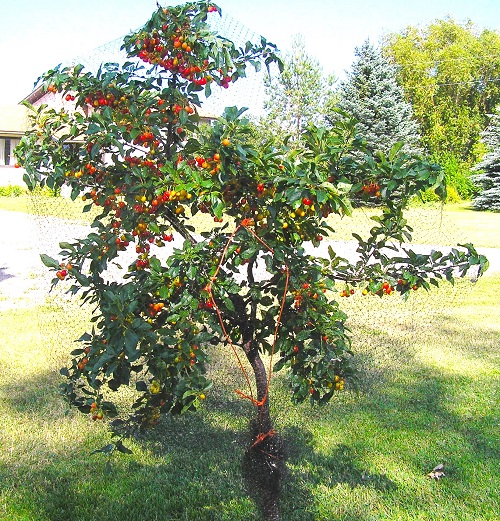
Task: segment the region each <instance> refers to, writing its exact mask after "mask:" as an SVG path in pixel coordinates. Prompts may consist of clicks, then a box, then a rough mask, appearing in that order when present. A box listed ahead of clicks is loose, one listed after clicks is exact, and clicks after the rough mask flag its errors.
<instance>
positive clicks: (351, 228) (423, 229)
mask: <svg viewBox="0 0 500 521" xmlns="http://www.w3.org/2000/svg"><path fill="white" fill-rule="evenodd" d="M85 204H86V203H85V202H83V201H81V200H80V199H77V200H76V201H71V200H70V199H68V198H64V197H43V196H32V195H28V196H20V197H0V210H9V211H18V212H24V213H30V214H34V215H46V216H50V217H59V218H62V219H65V220H69V221H78V222H82V223H91V222H92V221H93V219H94V218H95V217H96V216H97V215H98V213H99V209H96V208H94V209H92V210H91V211H90V212H86V213H82V210H83V207H84V205H85ZM380 212H381V210H380V209H379V208H358V209H356V210H354V213H353V215H352V216H349V217H343V218H341V217H339V216H330V217H329V218H328V224H329V225H330V226H332V228H333V229H334V230H335V232H334V233H333V234H331V236H330V238H331V239H332V240H339V241H345V240H353V237H352V233H358V234H360V235H361V236H363V237H367V236H368V235H369V231H370V229H371V228H372V227H373V226H374V225H375V223H374V222H373V221H372V220H371V217H372V216H374V215H378V214H380ZM406 218H407V219H408V221H409V223H410V225H411V226H412V227H413V228H414V232H413V242H415V243H417V244H433V245H438V244H439V245H448V246H453V245H457V244H463V243H466V242H472V243H473V244H474V245H475V246H476V247H483V248H485V247H488V248H500V239H499V235H498V230H499V229H500V213H498V212H497V213H494V212H478V211H474V210H472V209H471V204H470V203H461V204H448V205H445V206H441V205H440V204H436V203H428V204H426V205H422V206H413V207H410V208H409V209H408V210H407V211H406ZM193 224H194V225H195V226H196V228H197V229H198V230H202V231H207V230H210V229H212V228H213V227H214V223H213V220H212V218H211V217H210V216H207V215H206V214H201V213H198V214H197V215H196V216H195V218H194V221H193ZM217 226H218V225H217Z"/></svg>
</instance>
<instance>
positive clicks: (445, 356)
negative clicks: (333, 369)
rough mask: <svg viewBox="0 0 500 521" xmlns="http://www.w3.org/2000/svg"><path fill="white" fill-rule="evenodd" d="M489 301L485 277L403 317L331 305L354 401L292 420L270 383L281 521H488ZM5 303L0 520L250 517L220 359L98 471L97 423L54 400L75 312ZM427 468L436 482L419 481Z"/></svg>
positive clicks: (496, 283)
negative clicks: (280, 468)
mask: <svg viewBox="0 0 500 521" xmlns="http://www.w3.org/2000/svg"><path fill="white" fill-rule="evenodd" d="M499 295H500V277H499V276H495V277H493V276H489V277H485V278H483V279H481V280H480V281H479V282H478V283H477V284H476V285H475V286H472V285H471V284H470V283H466V282H463V283H460V284H458V287H457V288H455V289H450V288H449V287H443V288H442V289H440V290H437V291H434V292H433V293H431V294H426V293H425V292H417V293H415V294H414V295H412V297H414V298H412V299H410V301H409V302H407V303H406V304H402V303H401V302H400V300H399V299H398V298H397V297H394V298H392V297H388V298H386V299H382V300H380V299H378V298H375V297H374V298H371V297H367V298H365V299H363V300H361V297H360V298H357V296H355V297H354V298H352V299H349V300H347V299H345V300H344V305H345V306H346V307H347V308H348V311H349V312H350V314H351V319H350V325H351V328H352V331H353V338H354V342H353V349H354V351H355V352H356V354H357V364H358V367H359V370H360V374H361V375H362V378H361V382H362V384H361V389H360V391H359V392H358V393H353V392H346V393H344V394H343V395H341V396H340V397H339V398H338V399H337V400H334V401H333V403H331V404H329V405H327V406H325V407H322V408H312V407H310V406H309V405H308V404H303V405H301V406H299V407H294V406H292V405H291V403H290V402H289V400H288V394H287V390H286V385H285V381H284V380H283V378H282V377H280V376H277V377H275V378H274V380H273V381H272V396H271V400H272V402H271V404H272V410H273V415H274V417H275V418H276V428H277V429H278V430H279V432H280V433H281V435H282V436H283V438H284V439H285V442H286V447H287V466H288V472H287V475H286V477H285V481H284V485H283V491H282V498H281V510H282V519H283V521H332V520H345V521H372V520H373V521H384V520H391V521H396V520H397V521H400V520H408V521H415V520H419V521H421V520H429V521H431V520H432V521H435V520H437V519H440V520H449V521H486V520H489V521H493V520H497V519H498V512H500V502H499V498H498V490H499V488H500V475H499V471H498V468H499V465H498V464H499V446H498V418H499V413H500V410H499V405H498V404H499V396H498V389H499V375H500V371H499V355H498V346H499V345H500V322H499V320H498V309H499V303H500V298H499ZM12 304H13V307H12V308H9V309H4V310H3V311H0V424H1V426H2V428H1V429H0V447H1V450H0V519H2V520H5V521H66V520H71V521H93V520H95V521H98V520H99V521H102V520H106V521H114V520H116V521H142V520H144V521H149V520H151V521H153V520H162V521H183V520H185V521H205V520H207V521H208V520H217V521H218V520H221V521H222V520H226V521H237V520H241V521H249V520H257V519H259V516H258V512H257V509H256V507H255V505H254V503H253V501H252V500H251V499H250V497H249V494H248V491H247V488H246V483H245V481H244V480H243V478H242V472H241V460H242V455H243V451H244V449H245V447H247V446H248V433H247V429H248V417H249V414H250V412H251V411H250V409H249V407H250V405H249V404H248V402H246V401H242V400H240V399H239V398H238V396H237V395H236V394H235V393H234V389H235V388H238V387H239V386H240V385H242V383H241V381H239V379H238V378H237V377H236V376H235V375H237V374H238V372H237V371H235V369H234V368H236V364H234V365H233V360H232V359H231V358H230V357H229V356H228V355H227V353H223V352H220V351H216V352H215V353H214V360H213V364H212V376H213V378H214V380H215V385H214V388H213V390H212V391H211V392H210V393H209V396H208V397H207V400H206V403H205V406H204V408H203V409H202V410H201V411H199V412H197V413H194V414H189V415H186V416H183V417H180V418H165V419H164V420H163V421H162V422H161V424H160V426H159V427H158V429H156V430H155V431H152V432H151V433H150V434H149V435H148V436H146V437H145V438H144V439H142V440H136V441H134V442H132V441H130V442H128V445H129V446H130V447H131V448H132V449H133V451H134V453H133V454H132V455H120V456H119V457H116V458H114V459H113V461H112V466H111V467H110V468H107V467H106V459H105V458H103V457H102V455H101V454H96V455H91V454H90V453H91V452H92V450H94V449H96V448H99V447H102V446H103V445H105V444H107V443H109V436H108V434H107V432H106V428H105V425H104V424H102V423H99V422H93V421H92V420H91V419H90V418H89V417H87V416H85V415H82V414H81V413H79V412H77V411H74V410H69V409H68V408H67V406H66V404H65V403H64V402H63V401H62V400H61V398H60V397H59V396H58V393H57V387H58V383H59V382H60V377H59V375H58V369H59V367H60V366H61V365H63V364H64V363H65V362H66V360H67V356H68V352H69V351H70V350H71V349H72V348H73V345H74V344H73V342H72V341H73V338H74V337H76V336H79V334H80V332H81V331H82V330H83V329H84V328H85V326H86V321H87V316H86V314H85V312H84V310H82V309H81V308H79V307H78V306H77V304H76V303H70V302H64V303H62V302H61V301H57V302H53V301H52V302H50V301H49V302H47V303H46V304H44V305H43V306H38V307H29V306H28V305H26V303H25V302H22V301H20V302H14V303H12ZM21 325H22V326H21ZM228 367H229V368H230V370H229V375H230V376H229V377H228V376H227V375H228V372H227V368H228ZM231 368H232V369H231ZM438 463H444V464H445V471H446V476H445V477H444V478H443V479H442V480H440V481H433V480H430V479H428V478H427V477H426V474H427V473H428V472H429V471H430V470H432V468H433V467H434V466H435V465H437V464H438Z"/></svg>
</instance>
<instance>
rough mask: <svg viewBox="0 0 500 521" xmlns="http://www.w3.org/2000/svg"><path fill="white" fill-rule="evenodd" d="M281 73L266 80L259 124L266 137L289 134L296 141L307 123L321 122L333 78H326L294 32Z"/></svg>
mask: <svg viewBox="0 0 500 521" xmlns="http://www.w3.org/2000/svg"><path fill="white" fill-rule="evenodd" d="M283 64H284V69H283V72H282V73H281V74H280V75H276V76H269V77H268V78H267V79H266V80H265V89H266V90H265V92H266V99H265V101H264V109H265V110H266V116H265V117H263V118H262V119H261V120H260V122H259V123H260V125H259V126H260V128H261V131H263V132H264V133H265V134H266V135H267V137H269V138H278V139H281V140H282V139H284V138H285V136H291V142H292V143H293V144H295V145H297V144H298V142H299V136H300V134H301V133H302V131H303V130H304V128H305V127H306V126H307V125H308V124H309V123H316V124H318V123H320V122H321V121H322V115H323V113H324V111H325V108H324V107H325V105H326V104H327V103H328V102H329V100H330V98H331V96H332V95H333V93H332V92H331V91H330V88H329V86H330V85H331V84H332V83H333V78H326V77H325V76H324V75H323V70H322V67H321V65H320V64H319V62H318V61H317V60H316V59H314V58H313V57H311V56H309V55H308V54H307V52H306V49H305V43H304V40H303V38H302V37H301V36H300V35H297V36H295V38H294V40H293V42H292V49H291V52H288V53H287V54H285V56H284V58H283Z"/></svg>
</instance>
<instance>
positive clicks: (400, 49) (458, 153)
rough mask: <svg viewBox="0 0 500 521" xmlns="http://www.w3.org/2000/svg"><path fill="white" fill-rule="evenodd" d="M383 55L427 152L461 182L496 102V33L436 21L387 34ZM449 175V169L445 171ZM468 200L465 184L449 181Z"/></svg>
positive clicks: (499, 70) (499, 72)
mask: <svg viewBox="0 0 500 521" xmlns="http://www.w3.org/2000/svg"><path fill="white" fill-rule="evenodd" d="M383 52H384V54H385V55H386V56H387V57H388V58H389V59H391V60H393V61H394V63H396V64H397V65H399V70H398V81H399V82H400V83H401V85H402V86H403V88H404V91H405V96H406V99H407V100H408V101H410V102H411V104H412V106H413V111H414V114H415V117H416V118H417V120H418V122H419V124H420V129H421V132H422V140H423V144H424V146H425V147H426V148H427V150H428V151H429V152H430V153H431V154H432V155H433V156H434V157H435V158H436V159H437V160H438V161H439V162H440V163H441V164H442V165H443V166H444V167H445V169H447V165H452V166H453V168H451V171H449V172H447V173H448V175H449V177H450V176H451V177H453V176H457V175H458V177H461V176H462V175H461V174H460V170H462V171H463V170H464V168H463V167H464V166H465V170H467V168H468V167H470V166H471V165H472V164H473V163H474V162H476V161H477V160H478V159H480V156H481V155H482V153H483V148H482V147H481V146H478V143H479V141H480V133H481V131H482V130H484V128H485V127H486V125H487V114H488V113H491V112H492V111H493V110H494V107H495V106H496V105H497V104H498V103H499V102H500V83H499V82H498V78H499V76H500V34H499V33H498V32H496V31H491V30H483V31H481V32H480V31H478V30H477V28H476V27H475V26H474V25H473V24H472V23H471V22H468V23H466V24H463V25H460V24H458V23H456V22H455V21H453V20H452V19H445V20H437V21H436V22H434V23H432V24H430V25H429V26H428V27H424V28H422V29H419V28H416V27H407V28H406V29H405V30H404V31H402V32H401V33H397V34H391V35H390V36H389V37H388V38H387V39H386V42H385V44H384V46H383ZM447 170H450V169H447ZM451 181H452V183H455V184H457V183H461V184H458V185H457V188H458V189H459V191H462V192H463V193H462V195H470V189H471V187H470V185H469V186H467V182H466V179H453V178H452V179H451Z"/></svg>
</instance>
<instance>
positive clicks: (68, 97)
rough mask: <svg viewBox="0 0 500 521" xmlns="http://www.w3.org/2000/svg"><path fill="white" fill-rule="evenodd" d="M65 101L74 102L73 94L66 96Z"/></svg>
mask: <svg viewBox="0 0 500 521" xmlns="http://www.w3.org/2000/svg"><path fill="white" fill-rule="evenodd" d="M64 99H65V100H66V101H75V97H74V96H73V94H66V97H65V98H64Z"/></svg>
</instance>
